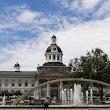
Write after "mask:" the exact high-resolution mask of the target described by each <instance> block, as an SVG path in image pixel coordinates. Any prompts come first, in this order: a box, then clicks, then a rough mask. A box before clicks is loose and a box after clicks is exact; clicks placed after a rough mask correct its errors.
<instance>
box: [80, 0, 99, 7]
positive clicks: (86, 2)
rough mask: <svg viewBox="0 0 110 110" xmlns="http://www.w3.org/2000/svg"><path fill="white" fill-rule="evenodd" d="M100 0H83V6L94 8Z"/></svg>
mask: <svg viewBox="0 0 110 110" xmlns="http://www.w3.org/2000/svg"><path fill="white" fill-rule="evenodd" d="M99 1H100V0H82V6H83V7H84V8H85V9H92V8H94V7H95V6H96V5H97V4H98V3H99Z"/></svg>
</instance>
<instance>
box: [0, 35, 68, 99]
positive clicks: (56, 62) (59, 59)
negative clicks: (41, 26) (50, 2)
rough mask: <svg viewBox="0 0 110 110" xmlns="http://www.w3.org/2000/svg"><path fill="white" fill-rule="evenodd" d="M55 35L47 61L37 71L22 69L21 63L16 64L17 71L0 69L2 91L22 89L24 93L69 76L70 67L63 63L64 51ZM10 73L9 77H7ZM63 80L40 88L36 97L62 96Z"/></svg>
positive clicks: (49, 48) (47, 52) (47, 54)
mask: <svg viewBox="0 0 110 110" xmlns="http://www.w3.org/2000/svg"><path fill="white" fill-rule="evenodd" d="M56 41H57V38H56V36H55V35H53V36H52V38H51V45H50V46H49V47H48V48H47V49H46V52H45V59H46V62H45V63H44V64H43V65H42V66H38V67H37V71H20V64H19V63H18V62H17V63H16V64H15V65H14V68H15V71H0V88H1V91H4V90H8V91H9V92H14V91H17V90H20V91H21V92H22V93H24V92H26V91H27V90H29V89H31V88H33V87H34V86H37V85H39V84H41V83H43V82H47V81H50V80H55V79H61V78H67V77H69V76H68V73H70V68H69V67H67V66H66V65H65V64H63V52H62V50H61V48H60V47H59V46H58V45H57V43H56ZM7 75H8V77H7ZM64 86H65V84H63V82H60V83H54V84H47V85H46V86H45V87H42V88H39V89H37V90H36V91H34V93H33V94H32V95H33V96H34V97H35V98H36V99H39V98H45V97H52V98H53V97H57V98H61V89H62V88H64Z"/></svg>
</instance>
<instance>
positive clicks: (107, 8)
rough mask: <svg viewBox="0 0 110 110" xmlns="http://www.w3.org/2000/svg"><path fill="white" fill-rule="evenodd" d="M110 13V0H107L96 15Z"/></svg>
mask: <svg viewBox="0 0 110 110" xmlns="http://www.w3.org/2000/svg"><path fill="white" fill-rule="evenodd" d="M104 14H106V15H110V0H107V1H105V2H104V3H103V4H102V6H101V7H100V8H99V9H98V11H97V12H96V13H95V14H94V16H99V17H100V16H102V15H104Z"/></svg>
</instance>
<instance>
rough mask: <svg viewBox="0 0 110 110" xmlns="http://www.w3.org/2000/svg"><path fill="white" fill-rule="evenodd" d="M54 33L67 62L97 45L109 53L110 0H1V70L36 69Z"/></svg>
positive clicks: (42, 61) (43, 60) (43, 58)
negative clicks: (18, 67) (17, 67)
mask: <svg viewBox="0 0 110 110" xmlns="http://www.w3.org/2000/svg"><path fill="white" fill-rule="evenodd" d="M53 35H55V36H56V37H57V44H58V46H60V47H61V49H62V51H63V63H64V64H66V65H68V63H69V62H70V60H71V59H74V58H76V57H80V56H82V55H86V53H87V51H91V50H92V49H95V48H97V47H98V48H100V49H102V50H103V51H104V52H105V53H106V54H108V56H110V0H0V71H14V64H15V63H17V62H18V63H19V64H20V67H21V71H37V66H38V64H39V65H40V66H42V64H43V63H45V56H44V54H45V52H46V49H47V47H48V46H49V45H50V44H51V37H52V36H53Z"/></svg>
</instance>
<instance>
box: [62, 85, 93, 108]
mask: <svg viewBox="0 0 110 110" xmlns="http://www.w3.org/2000/svg"><path fill="white" fill-rule="evenodd" d="M85 95H86V102H85V103H86V105H88V104H89V102H90V104H93V91H92V89H90V98H89V92H88V91H87V90H86V93H85ZM89 99H90V100H89ZM83 100H84V95H83V92H81V85H80V84H74V90H73V89H72V88H71V89H69V90H67V89H64V90H63V89H62V105H75V106H76V105H84V103H83Z"/></svg>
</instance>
